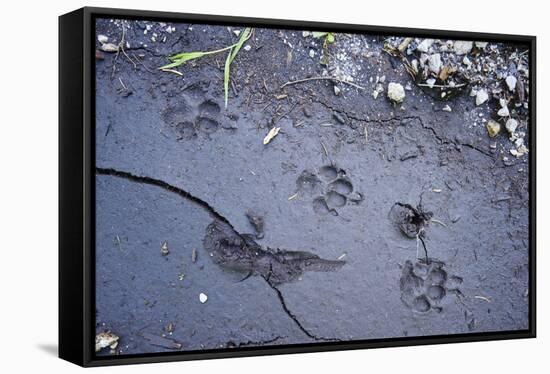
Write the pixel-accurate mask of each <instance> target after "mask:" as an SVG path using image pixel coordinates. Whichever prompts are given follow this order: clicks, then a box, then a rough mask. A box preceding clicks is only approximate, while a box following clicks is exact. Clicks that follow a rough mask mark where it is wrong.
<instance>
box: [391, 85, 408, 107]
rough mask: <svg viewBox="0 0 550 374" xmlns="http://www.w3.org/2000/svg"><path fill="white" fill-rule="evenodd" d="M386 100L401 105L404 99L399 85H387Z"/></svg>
mask: <svg viewBox="0 0 550 374" xmlns="http://www.w3.org/2000/svg"><path fill="white" fill-rule="evenodd" d="M388 98H389V99H390V100H391V101H393V102H394V103H401V102H403V99H404V98H405V89H404V88H403V86H402V85H401V84H399V83H394V82H390V83H389V84H388Z"/></svg>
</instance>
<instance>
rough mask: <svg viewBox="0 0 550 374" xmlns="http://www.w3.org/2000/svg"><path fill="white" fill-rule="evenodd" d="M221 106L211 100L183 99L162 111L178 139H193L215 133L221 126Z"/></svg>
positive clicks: (164, 118)
mask: <svg viewBox="0 0 550 374" xmlns="http://www.w3.org/2000/svg"><path fill="white" fill-rule="evenodd" d="M220 111H221V110H220V106H219V105H218V104H217V103H216V102H214V101H212V100H210V99H203V100H199V101H198V102H195V101H193V100H192V99H190V98H189V99H188V100H182V101H180V102H178V103H177V104H175V105H173V106H168V107H166V108H165V109H164V110H163V112H162V119H163V121H164V122H165V123H166V124H168V125H169V126H170V127H171V128H172V129H173V131H174V133H175V136H176V139H177V140H191V139H194V138H196V137H197V136H199V135H200V134H204V135H206V136H208V135H210V134H213V133H215V132H216V131H218V129H219V127H220V119H219V116H220Z"/></svg>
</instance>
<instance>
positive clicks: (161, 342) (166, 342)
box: [141, 332, 183, 350]
mask: <svg viewBox="0 0 550 374" xmlns="http://www.w3.org/2000/svg"><path fill="white" fill-rule="evenodd" d="M141 336H142V337H143V338H144V339H145V340H147V341H148V342H149V344H151V345H154V346H157V347H161V348H166V349H172V350H178V349H181V348H182V346H183V344H181V343H179V342H177V341H176V340H174V339H169V338H166V337H163V336H159V335H155V334H152V333H149V332H141Z"/></svg>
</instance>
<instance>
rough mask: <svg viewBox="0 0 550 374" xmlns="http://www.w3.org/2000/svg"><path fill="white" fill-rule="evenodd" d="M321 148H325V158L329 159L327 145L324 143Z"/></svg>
mask: <svg viewBox="0 0 550 374" xmlns="http://www.w3.org/2000/svg"><path fill="white" fill-rule="evenodd" d="M321 146H322V147H323V151H325V156H327V157H328V151H327V147H325V144H324V143H323V142H321Z"/></svg>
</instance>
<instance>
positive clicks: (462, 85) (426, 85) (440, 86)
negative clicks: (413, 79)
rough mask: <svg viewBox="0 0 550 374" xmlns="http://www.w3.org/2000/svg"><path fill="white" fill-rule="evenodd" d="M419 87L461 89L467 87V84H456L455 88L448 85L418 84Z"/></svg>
mask: <svg viewBox="0 0 550 374" xmlns="http://www.w3.org/2000/svg"><path fill="white" fill-rule="evenodd" d="M417 86H419V87H430V88H433V87H435V88H460V87H464V86H466V83H459V84H455V85H454V86H451V85H448V84H428V83H418V84H417Z"/></svg>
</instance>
